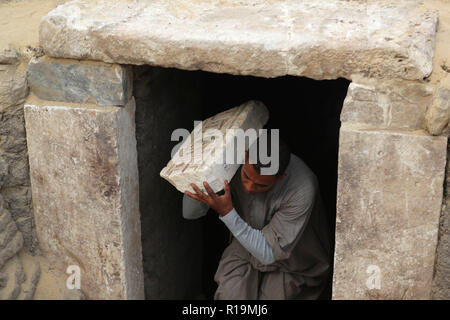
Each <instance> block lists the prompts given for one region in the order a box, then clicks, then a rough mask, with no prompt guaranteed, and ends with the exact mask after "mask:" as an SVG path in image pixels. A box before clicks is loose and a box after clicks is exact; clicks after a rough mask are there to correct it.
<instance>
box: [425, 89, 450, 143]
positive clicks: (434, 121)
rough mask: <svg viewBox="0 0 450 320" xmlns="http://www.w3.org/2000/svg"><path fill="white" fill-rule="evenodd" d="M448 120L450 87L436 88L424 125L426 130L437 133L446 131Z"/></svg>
mask: <svg viewBox="0 0 450 320" xmlns="http://www.w3.org/2000/svg"><path fill="white" fill-rule="evenodd" d="M449 120H450V87H449V88H446V87H441V88H438V89H437V92H436V94H435V97H434V99H433V104H432V105H431V107H430V108H428V110H427V114H426V125H427V129H428V132H430V133H431V134H433V135H439V134H442V133H444V132H445V131H448V124H449Z"/></svg>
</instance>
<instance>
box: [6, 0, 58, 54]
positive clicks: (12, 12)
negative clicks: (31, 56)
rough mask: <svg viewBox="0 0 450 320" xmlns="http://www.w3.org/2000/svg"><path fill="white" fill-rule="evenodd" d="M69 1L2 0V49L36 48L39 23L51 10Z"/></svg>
mask: <svg viewBox="0 0 450 320" xmlns="http://www.w3.org/2000/svg"><path fill="white" fill-rule="evenodd" d="M65 2H67V0H23V1H5V0H0V48H7V47H8V45H10V46H12V47H13V48H16V49H18V48H23V47H25V46H27V45H30V46H32V47H36V46H37V45H38V43H39V34H38V30H39V28H38V27H39V22H40V20H41V18H42V17H43V16H44V15H46V14H47V13H48V12H49V11H50V10H52V9H53V8H55V7H56V6H57V5H59V4H63V3H65Z"/></svg>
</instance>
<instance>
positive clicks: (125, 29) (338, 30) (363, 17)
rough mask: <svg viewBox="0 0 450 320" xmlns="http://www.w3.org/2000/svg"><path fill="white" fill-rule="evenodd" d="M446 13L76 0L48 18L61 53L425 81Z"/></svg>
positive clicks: (47, 29)
mask: <svg viewBox="0 0 450 320" xmlns="http://www.w3.org/2000/svg"><path fill="white" fill-rule="evenodd" d="M436 25H437V12H435V11H427V10H425V9H423V8H422V7H421V5H420V4H419V3H418V2H416V1H405V0H401V1H395V2H393V1H339V0H330V1H316V0H307V1H297V0H286V1H263V0H252V1H238V0H229V1H219V0H216V1H182V0H174V1H166V0H153V1H139V2H138V1H123V0H108V1H104V0H95V1H92V0H89V1H88V0H75V1H71V2H68V3H66V4H63V5H60V6H58V7H57V8H55V9H54V10H52V11H51V12H49V13H48V14H47V15H46V16H45V17H44V18H43V19H42V21H41V24H40V30H39V31H40V32H39V39H40V44H41V46H42V47H43V48H44V51H45V52H46V54H48V55H50V56H53V57H62V58H75V59H93V60H102V61H105V62H114V63H121V64H136V65H140V64H149V65H156V66H163V67H175V68H179V69H186V70H205V71H212V72H217V73H230V74H236V75H254V76H261V77H277V76H283V75H294V76H305V77H310V78H313V79H336V78H339V77H344V78H347V79H351V78H352V77H353V75H355V74H360V75H364V76H367V77H382V78H403V79H422V78H424V77H427V76H428V75H430V73H431V71H432V58H433V54H434V38H435V33H436Z"/></svg>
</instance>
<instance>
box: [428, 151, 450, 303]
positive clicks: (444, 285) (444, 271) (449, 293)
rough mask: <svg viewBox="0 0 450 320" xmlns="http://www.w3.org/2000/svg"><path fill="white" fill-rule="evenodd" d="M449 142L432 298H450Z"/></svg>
mask: <svg viewBox="0 0 450 320" xmlns="http://www.w3.org/2000/svg"><path fill="white" fill-rule="evenodd" d="M449 156H450V143H449V144H447V168H446V176H445V184H444V190H445V193H444V195H445V198H444V201H443V203H442V211H441V218H440V221H439V238H438V246H437V248H436V261H435V265H434V278H433V288H432V298H433V299H442V300H450V161H449V160H448V159H449Z"/></svg>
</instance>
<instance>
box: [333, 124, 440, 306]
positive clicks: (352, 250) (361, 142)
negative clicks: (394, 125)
mask: <svg viewBox="0 0 450 320" xmlns="http://www.w3.org/2000/svg"><path fill="white" fill-rule="evenodd" d="M446 151H447V138H446V137H443V136H440V137H432V136H428V135H425V134H424V132H423V131H417V132H414V133H405V132H401V131H398V132H396V131H389V130H385V131H383V130H368V129H363V128H361V129H359V128H358V127H356V126H351V125H343V126H342V127H341V131H340V145H339V166H338V175H339V181H338V199H337V217H336V249H335V261H334V279H333V299H429V298H430V294H431V282H432V276H433V268H434V261H435V251H436V245H437V236H438V228H439V216H440V212H441V203H442V193H443V189H442V186H443V182H444V174H445V170H444V168H445V163H446Z"/></svg>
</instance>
